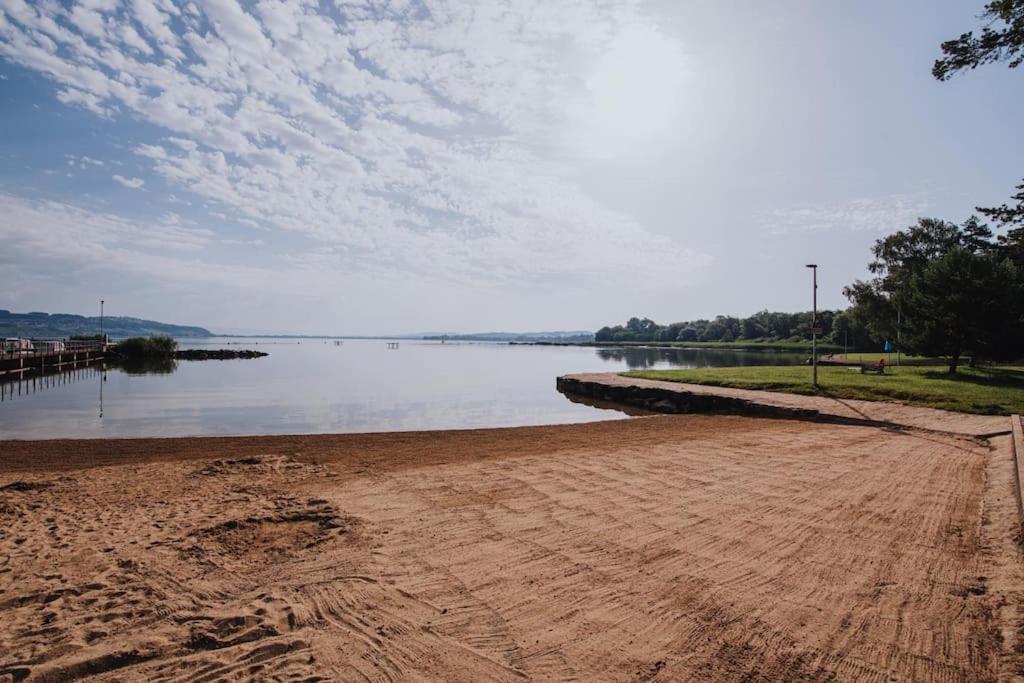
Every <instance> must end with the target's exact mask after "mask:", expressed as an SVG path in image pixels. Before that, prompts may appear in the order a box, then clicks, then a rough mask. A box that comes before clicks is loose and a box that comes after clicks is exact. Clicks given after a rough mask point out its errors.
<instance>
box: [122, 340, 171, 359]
mask: <svg viewBox="0 0 1024 683" xmlns="http://www.w3.org/2000/svg"><path fill="white" fill-rule="evenodd" d="M177 350H178V342H176V341H174V338H173V337H168V336H163V335H161V336H157V337H130V338H128V339H125V340H124V341H122V342H120V343H118V344H117V345H116V346H114V352H115V353H116V354H117V355H119V356H121V357H122V358H124V359H127V360H157V359H165V358H174V353H175V351H177Z"/></svg>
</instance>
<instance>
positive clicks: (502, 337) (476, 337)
mask: <svg viewBox="0 0 1024 683" xmlns="http://www.w3.org/2000/svg"><path fill="white" fill-rule="evenodd" d="M423 339H448V340H451V341H494V342H512V341H515V342H538V341H543V342H592V341H594V333H593V332H587V331H586V330H572V331H568V332H566V331H558V332H474V333H471V334H444V333H441V332H430V333H427V334H424V335H423Z"/></svg>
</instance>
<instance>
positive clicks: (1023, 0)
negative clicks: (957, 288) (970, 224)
mask: <svg viewBox="0 0 1024 683" xmlns="http://www.w3.org/2000/svg"><path fill="white" fill-rule="evenodd" d="M981 16H982V18H983V19H985V20H987V22H988V23H987V24H986V25H985V26H984V27H982V29H981V35H980V36H975V35H974V32H973V31H968V32H967V33H964V34H963V35H961V36H960V37H959V38H956V39H954V40H947V41H946V42H944V43H942V46H941V47H942V52H943V54H944V55H945V56H944V57H942V58H941V59H937V60H935V64H934V65H933V66H932V75H933V76H935V78H937V79H938V80H940V81H947V80H949V79H950V78H951V77H952V76H953V75H954V74H956V73H957V72H959V71H963V70H964V69H975V68H977V67H979V66H981V65H982V64H991V63H992V62H1008V65H1009V67H1010V68H1011V69H1015V68H1017V67H1018V66H1020V65H1021V64H1022V63H1024V0H993V1H992V2H989V3H988V4H987V5H985V9H984V11H983V12H982V13H981ZM1017 190H1019V192H1018V193H1017V194H1015V195H1014V196H1013V197H1012V199H1013V200H1014V201H1015V202H1017V204H1016V205H1010V204H1003V205H1002V206H998V207H993V208H982V207H978V208H977V210H978V211H979V212H981V213H982V214H983V215H985V216H988V217H989V218H990V219H992V220H994V221H995V222H997V223H1000V224H1002V225H1022V226H1024V183H1021V184H1020V185H1018V186H1017Z"/></svg>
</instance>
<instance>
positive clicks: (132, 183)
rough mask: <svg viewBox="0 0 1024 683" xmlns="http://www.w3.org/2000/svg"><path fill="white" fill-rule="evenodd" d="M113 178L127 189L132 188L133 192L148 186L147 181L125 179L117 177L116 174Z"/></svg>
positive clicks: (121, 176)
mask: <svg viewBox="0 0 1024 683" xmlns="http://www.w3.org/2000/svg"><path fill="white" fill-rule="evenodd" d="M111 177H112V178H113V179H114V180H116V181H117V182H119V183H121V184H122V185H124V186H125V187H130V188H131V189H133V190H137V189H139V188H140V187H142V186H143V185H145V184H146V181H145V180H143V179H142V178H125V177H124V176H123V175H117V174H116V173H115V174H114V175H112V176H111Z"/></svg>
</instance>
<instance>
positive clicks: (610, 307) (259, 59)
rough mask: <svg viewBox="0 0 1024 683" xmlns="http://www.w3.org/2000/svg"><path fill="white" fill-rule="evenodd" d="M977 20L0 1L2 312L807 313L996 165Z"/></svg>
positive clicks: (664, 316)
mask: <svg viewBox="0 0 1024 683" xmlns="http://www.w3.org/2000/svg"><path fill="white" fill-rule="evenodd" d="M981 5H982V3H981V2H980V0H978V1H959V0H958V1H954V2H943V3H934V2H924V1H918V2H902V3H883V2H859V3H844V2H812V1H810V0H808V1H806V2H789V3H783V4H769V3H749V2H720V1H715V2H711V1H710V0H704V1H700V2H674V1H673V2H670V1H667V0H665V1H644V2H641V1H636V2H632V1H623V2H608V3H596V2H595V3H574V2H568V1H566V2H559V1H557V0H556V1H553V2H552V1H541V0H535V1H534V0H508V2H505V3H501V4H500V5H499V4H498V3H470V2H428V1H426V0H423V1H422V2H419V1H412V0H410V1H400V0H389V1H383V0H382V1H379V2H373V1H364V0H345V1H342V0H338V1H336V2H328V1H324V2H301V3H300V2H277V1H276V0H260V1H258V2H243V3H240V4H239V3H237V2H235V0H206V1H204V2H199V1H196V2H187V3H172V2H170V1H169V0H159V1H157V2H144V1H142V0H138V1H132V2H128V3H118V2H113V1H110V0H89V1H86V2H75V3H57V2H34V3H24V2H20V1H15V0H0V115H2V117H3V123H4V125H3V126H0V159H2V160H3V163H2V164H0V212H2V214H3V216H4V218H3V219H0V238H2V239H3V242H4V245H5V248H4V250H3V252H2V253H0V277H2V278H3V281H4V283H5V286H4V287H3V288H2V289H0V307H2V308H9V309H12V310H19V311H21V310H50V311H68V312H81V313H90V312H92V311H93V310H94V309H95V308H96V302H98V300H99V299H100V298H104V299H106V301H107V302H108V311H110V312H111V313H114V314H124V315H134V316H140V317H149V318H156V319H163V320H168V321H176V322H184V323H195V324H202V325H206V326H208V327H210V328H212V329H220V330H243V329H244V330H273V331H294V332H331V333H351V334H365V333H384V332H408V331H414V330H425V329H430V330H441V329H448V330H458V331H476V330H489V329H542V328H546V329H576V328H582V329H588V328H589V329H596V328H597V327H599V326H601V325H604V324H608V323H614V322H619V321H621V320H624V319H625V318H626V317H628V316H630V315H634V314H639V315H648V316H650V317H653V318H655V319H656V320H659V321H662V322H669V321H672V320H681V319H690V318H695V317H700V316H712V315H714V314H716V313H730V314H739V315H745V314H749V313H751V312H754V311H756V310H759V309H762V308H769V309H780V310H796V309H803V308H807V306H808V301H807V299H808V298H809V297H808V294H809V287H808V282H807V273H806V270H805V269H803V267H802V266H803V264H804V263H806V262H809V261H815V262H817V263H819V264H821V271H820V275H821V301H822V304H823V305H825V306H830V307H838V306H842V305H845V302H844V300H843V298H842V296H841V288H842V286H843V285H844V284H847V283H848V282H850V281H852V280H853V279H854V278H857V277H862V276H863V275H864V270H865V269H864V266H865V264H866V263H867V260H868V258H869V248H870V246H871V244H872V243H873V241H874V240H875V239H877V238H878V237H880V236H882V235H884V234H886V233H888V232H891V231H893V230H896V229H900V228H902V227H905V226H906V225H908V224H910V223H912V222H913V221H914V220H915V219H916V218H917V217H918V216H935V217H941V218H947V219H951V220H958V221H959V220H963V219H964V218H966V217H967V216H968V215H970V213H971V212H972V210H973V207H974V206H975V205H978V204H981V205H987V204H996V203H1001V202H1002V201H1004V200H1006V199H1007V198H1008V197H1009V195H1010V194H1011V193H1012V188H1013V186H1014V185H1015V184H1016V183H1018V182H1020V179H1021V177H1022V176H1024V163H1022V162H1021V160H1022V159H1024V140H1022V137H1021V136H1020V134H1019V116H1020V111H1022V109H1024V107H1022V105H1024V88H1022V85H1024V80H1022V79H1024V72H1020V71H1019V70H1018V71H1011V70H1009V69H1007V68H1006V67H1005V66H1002V65H992V66H988V67H984V68H981V69H979V70H977V71H974V72H971V73H968V74H964V75H961V76H958V77H956V78H954V79H953V80H952V81H950V82H947V83H938V82H936V81H934V80H933V79H932V78H931V75H930V69H931V64H932V62H933V61H934V59H935V58H936V56H937V54H938V45H939V43H940V42H941V41H943V40H945V39H948V38H951V37H954V36H956V35H959V34H960V33H962V32H964V31H966V30H968V29H971V28H974V27H975V26H976V25H977V24H978V20H977V15H978V14H979V13H980V11H981Z"/></svg>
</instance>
